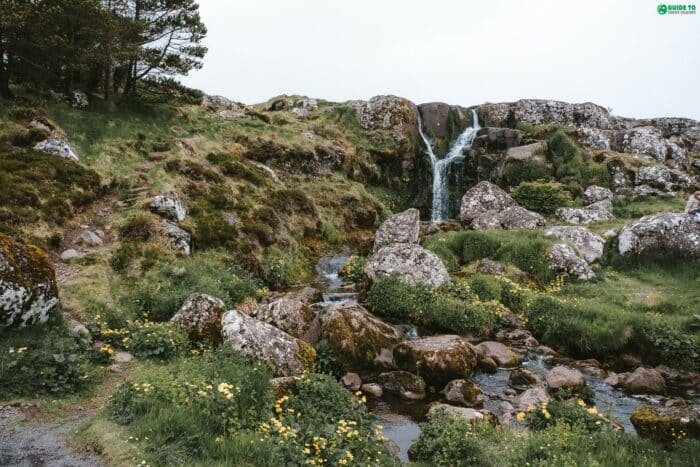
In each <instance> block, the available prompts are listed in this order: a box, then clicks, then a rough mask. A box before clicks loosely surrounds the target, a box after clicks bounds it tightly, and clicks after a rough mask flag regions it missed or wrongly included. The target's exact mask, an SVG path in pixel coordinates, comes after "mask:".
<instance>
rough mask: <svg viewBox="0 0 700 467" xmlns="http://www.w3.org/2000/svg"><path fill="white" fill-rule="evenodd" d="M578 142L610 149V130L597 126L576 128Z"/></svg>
mask: <svg viewBox="0 0 700 467" xmlns="http://www.w3.org/2000/svg"><path fill="white" fill-rule="evenodd" d="M576 136H577V137H578V143H579V144H580V145H582V146H586V147H588V148H591V149H596V150H603V149H610V137H609V132H606V131H601V130H598V129H597V128H587V127H580V128H578V129H577V130H576Z"/></svg>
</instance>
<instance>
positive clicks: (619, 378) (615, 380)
mask: <svg viewBox="0 0 700 467" xmlns="http://www.w3.org/2000/svg"><path fill="white" fill-rule="evenodd" d="M627 374H628V373H614V372H611V373H609V374H608V377H607V378H605V384H609V385H610V386H612V387H614V388H617V387H620V386H622V382H623V381H624V379H625V377H626V376H627Z"/></svg>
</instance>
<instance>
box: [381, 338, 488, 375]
mask: <svg viewBox="0 0 700 467" xmlns="http://www.w3.org/2000/svg"><path fill="white" fill-rule="evenodd" d="M394 360H395V361H396V365H397V366H398V367H399V368H401V369H403V370H406V371H410V372H412V373H415V372H417V371H420V374H421V376H423V377H424V378H425V379H426V381H428V382H431V383H435V384H445V383H447V382H448V381H450V380H453V379H460V378H464V377H466V376H469V375H470V374H471V372H472V371H473V370H474V368H476V365H477V351H476V349H475V348H474V347H473V346H472V345H471V344H470V343H469V342H468V341H467V339H465V338H463V337H460V336H455V335H443V336H432V337H425V338H423V339H415V340H410V341H405V342H402V343H401V344H399V345H397V346H396V347H394Z"/></svg>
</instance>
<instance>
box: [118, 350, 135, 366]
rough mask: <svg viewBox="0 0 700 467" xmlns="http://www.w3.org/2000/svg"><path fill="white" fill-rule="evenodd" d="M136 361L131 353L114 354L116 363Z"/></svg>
mask: <svg viewBox="0 0 700 467" xmlns="http://www.w3.org/2000/svg"><path fill="white" fill-rule="evenodd" d="M133 359H134V356H133V355H132V354H131V353H130V352H124V351H122V352H116V353H115V354H114V361H115V362H117V363H129V362H130V361H132V360H133Z"/></svg>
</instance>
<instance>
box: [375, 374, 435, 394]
mask: <svg viewBox="0 0 700 467" xmlns="http://www.w3.org/2000/svg"><path fill="white" fill-rule="evenodd" d="M377 382H378V383H379V384H380V385H381V386H382V388H383V389H384V391H386V392H388V393H390V394H394V395H395V396H398V397H400V398H401V399H405V400H420V399H425V381H423V379H422V378H420V377H419V376H416V375H414V374H413V373H409V372H408V371H403V370H399V371H389V372H386V373H380V374H379V376H378V377H377Z"/></svg>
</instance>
